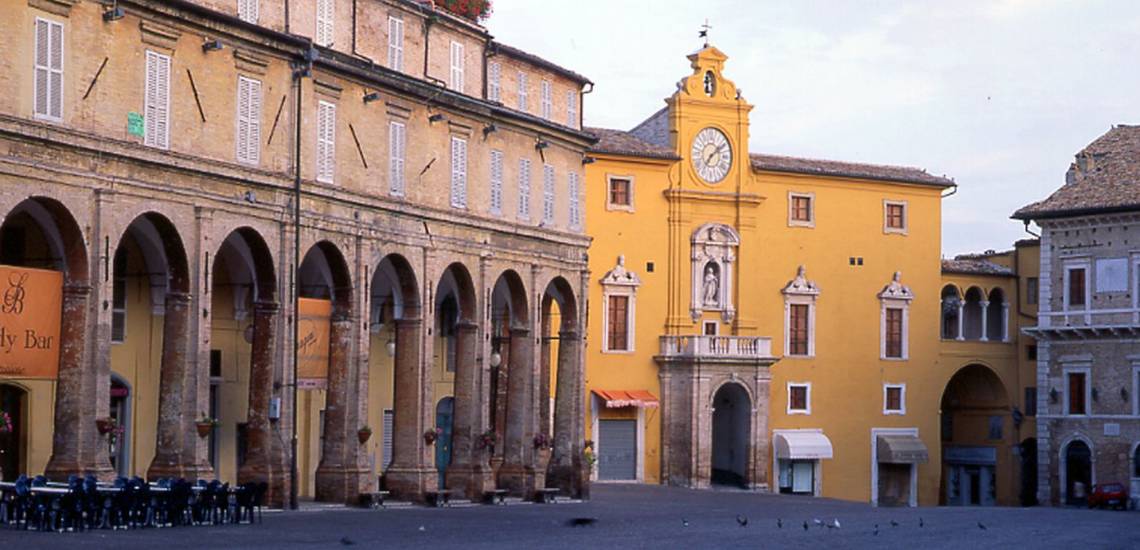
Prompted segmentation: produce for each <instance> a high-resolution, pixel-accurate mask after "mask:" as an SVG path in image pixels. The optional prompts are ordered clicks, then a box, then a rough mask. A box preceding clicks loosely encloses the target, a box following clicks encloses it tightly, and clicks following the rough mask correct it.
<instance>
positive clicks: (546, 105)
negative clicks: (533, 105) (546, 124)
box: [542, 80, 554, 120]
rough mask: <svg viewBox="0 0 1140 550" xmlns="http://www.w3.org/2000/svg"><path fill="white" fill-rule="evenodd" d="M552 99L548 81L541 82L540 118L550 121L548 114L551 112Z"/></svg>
mask: <svg viewBox="0 0 1140 550" xmlns="http://www.w3.org/2000/svg"><path fill="white" fill-rule="evenodd" d="M553 103H554V99H553V98H552V97H551V91H550V81H549V80H543V81H542V118H545V119H547V120H550V112H551V111H552V110H553V107H554V105H553Z"/></svg>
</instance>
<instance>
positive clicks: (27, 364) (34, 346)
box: [0, 265, 63, 380]
mask: <svg viewBox="0 0 1140 550" xmlns="http://www.w3.org/2000/svg"><path fill="white" fill-rule="evenodd" d="M62 309H63V273H60V272H58V271H47V270H43V269H31V268H27V267H14V266H6V265H0V378H47V379H51V380H54V379H55V378H56V376H57V375H58V374H59V324H60V315H61V313H62Z"/></svg>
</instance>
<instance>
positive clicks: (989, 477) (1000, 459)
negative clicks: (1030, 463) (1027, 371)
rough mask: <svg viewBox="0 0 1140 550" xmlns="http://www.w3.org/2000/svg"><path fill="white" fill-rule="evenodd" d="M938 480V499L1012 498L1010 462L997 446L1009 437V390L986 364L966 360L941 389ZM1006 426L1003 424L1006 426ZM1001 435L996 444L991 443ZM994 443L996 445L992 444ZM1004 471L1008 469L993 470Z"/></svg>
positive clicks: (1003, 445)
mask: <svg viewBox="0 0 1140 550" xmlns="http://www.w3.org/2000/svg"><path fill="white" fill-rule="evenodd" d="M940 404H941V414H942V426H941V428H942V438H941V439H942V443H943V450H942V458H941V463H942V468H941V469H942V483H941V494H940V502H941V503H943V504H950V505H994V504H997V503H998V501H999V499H1000V500H1001V501H1002V503H1005V504H1012V503H1013V502H1015V500H1014V499H1015V498H1016V495H1017V492H1016V490H1015V485H1014V483H1016V482H1014V483H1010V484H1009V486H1005V484H1001V483H999V480H1001V479H1005V480H1009V481H1011V482H1012V481H1013V480H1014V479H1015V478H1014V476H1013V475H1012V473H1013V471H1014V470H1015V468H1014V467H1015V465H1014V464H1013V462H1012V460H1011V459H1010V458H1009V457H1008V456H1007V455H1008V453H1000V452H998V451H997V449H998V448H999V447H1000V448H1006V447H1007V446H1012V445H1014V444H1016V440H1014V439H1012V432H1013V429H1012V422H1011V415H1010V398H1009V393H1008V391H1007V389H1006V387H1005V384H1004V383H1003V382H1002V380H1001V377H1000V376H998V374H997V373H996V372H995V371H994V370H993V369H992V368H991V367H989V366H988V365H984V364H981V363H979V362H976V361H975V362H971V363H969V364H967V365H966V366H964V367H962V368H960V369H958V371H957V372H955V373H954V375H953V376H951V377H950V379H949V380H948V381H947V382H946V385H945V389H943V392H942V398H941V401H940ZM1007 426H1008V427H1007ZM995 441H1001V442H1002V443H1001V444H997V443H995ZM995 445H997V446H995ZM1002 473H1008V474H1009V475H999V474H1002Z"/></svg>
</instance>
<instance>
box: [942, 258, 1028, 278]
mask: <svg viewBox="0 0 1140 550" xmlns="http://www.w3.org/2000/svg"><path fill="white" fill-rule="evenodd" d="M942 272H943V273H963V274H966V275H1006V276H1010V275H1013V270H1012V269H1010V268H1008V267H1005V266H1004V265H998V264H995V263H993V262H991V261H989V260H984V259H981V258H970V257H964V256H958V257H956V258H954V259H953V260H942Z"/></svg>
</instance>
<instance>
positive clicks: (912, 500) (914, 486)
mask: <svg viewBox="0 0 1140 550" xmlns="http://www.w3.org/2000/svg"><path fill="white" fill-rule="evenodd" d="M880 435H913V436H915V437H918V438H919V439H920V440H921V439H922V438H921V437H919V435H918V428H871V506H874V507H878V506H879V436H880ZM923 444H925V442H923ZM909 493H910V494H909V496H908V497H907V506H909V507H911V508H915V507H917V506H918V464H911V465H910V491H909Z"/></svg>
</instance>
